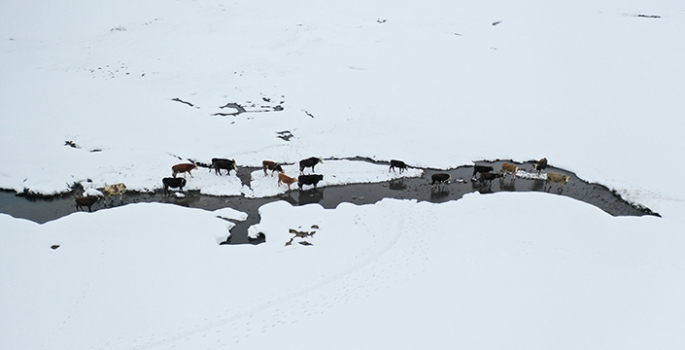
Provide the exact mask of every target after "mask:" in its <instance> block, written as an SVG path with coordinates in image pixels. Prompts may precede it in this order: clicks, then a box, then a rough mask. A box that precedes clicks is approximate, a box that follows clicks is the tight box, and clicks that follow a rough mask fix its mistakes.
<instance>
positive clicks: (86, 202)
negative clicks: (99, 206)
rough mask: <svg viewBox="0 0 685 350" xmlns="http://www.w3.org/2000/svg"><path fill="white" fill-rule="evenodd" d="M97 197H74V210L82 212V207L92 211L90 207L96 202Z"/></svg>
mask: <svg viewBox="0 0 685 350" xmlns="http://www.w3.org/2000/svg"><path fill="white" fill-rule="evenodd" d="M98 199H100V197H98V196H79V197H76V198H75V200H76V210H79V209H80V210H84V209H83V207H88V211H92V210H91V207H92V206H93V204H95V202H97V201H98Z"/></svg>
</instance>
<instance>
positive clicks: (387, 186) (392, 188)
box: [0, 161, 658, 244]
mask: <svg viewBox="0 0 685 350" xmlns="http://www.w3.org/2000/svg"><path fill="white" fill-rule="evenodd" d="M503 162H505V161H494V162H478V164H479V165H490V166H492V167H494V168H495V170H499V169H500V168H501V164H502V163H503ZM378 164H386V163H383V162H378ZM516 164H517V165H519V166H520V167H522V170H526V171H531V172H532V169H533V163H532V162H527V163H516ZM257 169H258V168H247V167H244V168H240V171H239V172H238V176H239V177H241V179H242V180H243V182H248V181H249V177H250V173H251V172H252V171H254V170H257ZM545 171H546V172H549V171H552V172H556V173H561V174H565V175H569V176H571V181H570V182H569V183H568V184H566V185H565V186H564V187H563V188H561V187H560V186H559V185H558V184H552V185H551V187H550V186H545V181H543V180H530V179H524V178H517V179H516V180H515V181H511V180H510V176H509V175H507V176H506V178H505V179H504V180H494V181H492V182H491V183H489V184H481V183H479V182H477V181H476V182H474V181H471V175H472V173H473V166H470V165H469V166H461V167H458V168H456V169H450V170H437V169H424V174H423V176H422V177H420V178H402V179H396V180H393V181H388V182H381V183H364V184H351V185H343V186H330V187H319V188H318V189H313V188H312V189H305V190H303V191H299V190H297V186H293V190H292V191H290V192H287V193H285V194H281V195H278V196H275V197H265V198H246V197H241V196H230V197H218V196H209V195H202V194H200V193H199V191H186V192H185V197H183V198H177V197H174V196H171V197H164V196H163V194H162V191H161V190H160V191H156V192H154V193H136V192H126V194H124V197H123V204H128V203H139V202H160V203H173V204H177V205H182V206H185V207H191V208H202V209H206V210H216V209H221V208H226V207H230V208H233V209H236V210H239V211H242V212H245V213H247V214H248V215H249V216H248V219H247V220H246V221H242V222H240V221H236V222H235V223H236V226H235V227H234V228H233V229H231V237H230V239H227V241H226V242H224V243H225V244H244V243H253V244H256V243H261V242H263V241H264V238H260V239H256V240H253V239H250V238H248V236H247V229H248V228H249V227H250V226H252V225H254V224H257V223H259V220H260V217H259V213H258V209H259V207H261V206H262V205H264V204H266V203H269V202H273V201H278V200H284V201H286V202H288V203H290V204H292V205H304V204H309V203H319V204H320V205H322V206H323V207H324V208H329V209H331V208H335V207H337V206H338V204H340V203H341V202H350V203H354V204H371V203H376V202H378V201H380V200H381V199H383V198H396V199H416V200H418V201H428V202H432V203H442V202H446V201H452V200H458V199H460V198H461V197H462V196H464V194H466V193H471V192H475V191H478V192H480V193H483V194H485V193H494V192H500V191H508V192H529V191H537V192H543V191H544V192H548V193H550V194H551V195H564V196H568V197H571V198H575V199H577V200H581V201H584V202H587V203H589V204H592V205H594V206H596V207H598V208H601V209H602V210H604V211H606V212H607V213H609V214H611V215H613V216H642V215H657V216H658V214H657V213H654V212H652V211H651V210H650V209H648V208H645V207H641V206H639V205H635V204H631V203H629V202H627V201H625V200H623V199H622V198H621V197H620V196H618V195H617V194H616V193H614V192H612V191H611V190H609V189H608V188H607V187H606V186H603V185H600V184H592V183H588V182H586V181H584V180H581V179H579V178H578V177H577V176H576V175H575V174H573V173H571V172H568V171H565V170H563V169H559V168H554V167H551V166H550V167H547V169H546V170H545ZM438 172H441V173H448V174H450V175H451V176H452V181H451V183H449V184H445V185H435V186H431V184H430V176H431V175H432V174H434V173H438ZM74 197H75V193H67V194H64V195H59V196H52V197H27V196H19V195H16V194H15V193H14V192H13V191H0V213H5V214H9V215H11V216H13V217H17V218H25V219H28V220H31V221H34V222H38V223H45V222H48V221H51V220H55V219H58V218H60V217H63V216H66V215H69V214H71V213H73V212H75V211H76V206H75V204H74ZM119 205H122V203H121V202H120V201H119V199H118V198H117V199H115V200H114V206H119ZM108 207H109V203H108ZM102 209H104V206H103V204H102V201H98V202H97V203H96V204H95V205H94V206H93V211H96V210H102ZM227 238H228V237H227Z"/></svg>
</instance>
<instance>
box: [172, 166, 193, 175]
mask: <svg viewBox="0 0 685 350" xmlns="http://www.w3.org/2000/svg"><path fill="white" fill-rule="evenodd" d="M193 169H197V165H195V164H193V163H180V164H176V165H174V166H172V167H171V171H173V174H172V175H171V176H173V177H176V174H178V173H183V177H186V174H185V173H188V174H190V177H193V174H192V173H191V172H190V171H191V170H193Z"/></svg>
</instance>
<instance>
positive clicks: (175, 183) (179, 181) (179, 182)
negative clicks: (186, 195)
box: [162, 177, 186, 196]
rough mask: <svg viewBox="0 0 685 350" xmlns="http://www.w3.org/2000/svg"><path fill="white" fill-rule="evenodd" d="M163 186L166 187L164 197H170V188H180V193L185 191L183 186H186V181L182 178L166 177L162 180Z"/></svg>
mask: <svg viewBox="0 0 685 350" xmlns="http://www.w3.org/2000/svg"><path fill="white" fill-rule="evenodd" d="M162 185H164V195H165V196H169V195H171V191H169V187H171V188H178V189H179V190H180V191H183V186H185V185H186V179H184V178H182V177H165V178H163V179H162Z"/></svg>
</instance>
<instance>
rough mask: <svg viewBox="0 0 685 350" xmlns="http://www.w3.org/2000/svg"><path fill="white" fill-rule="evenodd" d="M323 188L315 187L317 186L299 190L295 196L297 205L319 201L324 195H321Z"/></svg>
mask: <svg viewBox="0 0 685 350" xmlns="http://www.w3.org/2000/svg"><path fill="white" fill-rule="evenodd" d="M323 192H324V190H323V188H322V189H317V188H312V189H310V190H307V191H299V193H298V197H297V202H298V204H299V205H305V204H310V203H319V202H321V201H322V200H323V199H324V197H323Z"/></svg>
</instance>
